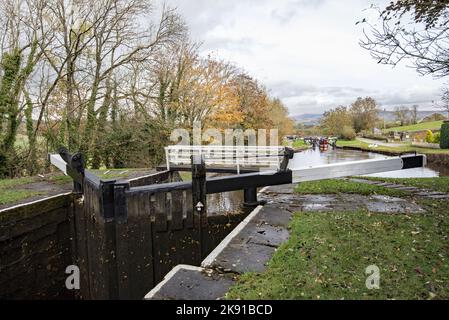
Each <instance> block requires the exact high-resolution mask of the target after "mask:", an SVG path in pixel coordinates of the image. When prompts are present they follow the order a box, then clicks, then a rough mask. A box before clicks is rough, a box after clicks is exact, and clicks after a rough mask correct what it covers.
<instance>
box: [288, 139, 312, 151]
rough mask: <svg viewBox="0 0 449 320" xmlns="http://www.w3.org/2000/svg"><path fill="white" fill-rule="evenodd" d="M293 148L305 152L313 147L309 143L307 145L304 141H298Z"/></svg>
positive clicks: (294, 142)
mask: <svg viewBox="0 0 449 320" xmlns="http://www.w3.org/2000/svg"><path fill="white" fill-rule="evenodd" d="M292 147H293V148H295V149H300V150H305V149H309V148H310V147H311V146H310V144H308V143H305V142H304V140H302V139H297V140H295V141H293V144H292Z"/></svg>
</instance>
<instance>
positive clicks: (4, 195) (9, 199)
mask: <svg viewBox="0 0 449 320" xmlns="http://www.w3.org/2000/svg"><path fill="white" fill-rule="evenodd" d="M41 194H42V192H39V191H32V190H3V189H0V205H4V204H10V203H14V202H17V201H20V200H24V199H27V198H30V197H34V196H38V195H41Z"/></svg>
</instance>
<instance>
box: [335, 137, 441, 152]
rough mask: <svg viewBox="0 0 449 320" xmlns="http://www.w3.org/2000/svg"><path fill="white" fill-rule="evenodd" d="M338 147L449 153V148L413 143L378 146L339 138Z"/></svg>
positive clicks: (374, 150)
mask: <svg viewBox="0 0 449 320" xmlns="http://www.w3.org/2000/svg"><path fill="white" fill-rule="evenodd" d="M337 146H338V147H353V148H359V149H360V150H364V151H373V152H376V151H385V152H393V153H413V152H417V153H421V154H449V149H447V150H446V149H431V148H420V147H414V146H412V145H411V144H404V145H403V146H400V147H390V146H381V145H378V146H377V148H374V147H372V146H371V147H370V144H368V143H365V142H362V141H359V140H352V141H343V140H339V141H337Z"/></svg>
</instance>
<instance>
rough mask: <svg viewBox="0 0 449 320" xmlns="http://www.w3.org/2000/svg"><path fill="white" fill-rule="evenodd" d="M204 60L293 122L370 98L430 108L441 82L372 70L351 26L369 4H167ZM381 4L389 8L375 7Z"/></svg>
mask: <svg viewBox="0 0 449 320" xmlns="http://www.w3.org/2000/svg"><path fill="white" fill-rule="evenodd" d="M166 2H167V3H168V4H169V5H171V6H176V7H178V10H179V12H180V13H181V14H182V15H183V16H184V18H185V20H186V22H187V24H188V25H189V27H190V30H191V34H192V37H193V38H194V39H195V40H197V41H202V42H203V43H204V45H203V47H202V50H203V52H202V53H203V54H204V55H207V54H210V53H212V54H214V55H215V56H218V57H220V58H224V59H228V60H230V61H232V62H234V63H236V64H237V65H238V66H239V67H242V68H243V69H245V70H247V71H248V72H249V73H250V74H252V75H254V76H255V77H256V78H258V79H259V80H260V81H261V82H262V83H264V84H265V85H266V86H267V88H268V89H270V91H271V92H272V93H273V94H276V95H278V96H279V97H280V98H281V99H282V100H283V101H284V103H285V104H286V105H287V106H288V108H289V110H290V113H291V114H292V115H296V114H301V113H315V112H318V113H319V112H322V111H323V110H325V109H327V108H330V107H334V106H337V105H339V104H349V103H351V102H352V101H353V100H355V99H356V98H357V97H358V96H367V95H370V96H373V97H374V98H375V99H376V100H378V101H379V102H380V103H381V104H382V105H383V106H384V107H386V108H392V107H394V106H395V105H398V104H414V103H417V104H419V105H421V106H422V108H430V107H431V106H432V100H436V99H437V98H438V95H439V93H440V90H439V88H440V87H441V86H442V85H443V81H442V80H433V79H432V78H430V77H421V76H419V75H418V74H417V73H416V72H415V71H414V70H413V69H411V68H407V67H405V66H398V67H396V68H394V69H393V68H391V67H389V66H383V65H378V64H377V63H376V61H374V60H372V59H371V57H370V55H369V53H368V52H366V51H365V50H363V49H362V48H360V46H359V45H358V42H359V40H360V39H361V37H362V29H361V27H360V26H356V25H355V23H356V21H358V20H360V19H361V18H363V17H368V18H370V19H372V18H373V15H371V14H368V13H367V12H366V11H363V10H364V9H366V8H368V7H369V6H370V5H371V3H372V0H345V1H337V0H276V1H274V0H271V1H270V0H259V1H257V0H214V1H210V0H208V1H206V0H167V1H166ZM378 2H381V3H383V4H385V3H388V0H381V1H378Z"/></svg>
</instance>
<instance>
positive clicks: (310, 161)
mask: <svg viewBox="0 0 449 320" xmlns="http://www.w3.org/2000/svg"><path fill="white" fill-rule="evenodd" d="M385 158H388V157H387V156H385V155H381V154H378V153H373V152H363V151H357V150H344V149H335V150H334V149H332V148H330V149H329V150H328V151H324V152H321V151H319V150H318V149H316V150H312V149H310V150H306V151H303V152H300V153H296V154H295V156H294V158H293V159H292V160H290V163H289V167H290V168H297V167H307V166H316V165H323V164H331V163H338V162H347V161H357V160H365V159H385ZM367 176H372V177H385V178H432V177H439V176H449V168H445V167H443V166H432V165H428V166H427V167H426V168H415V169H408V170H399V171H390V172H382V173H377V174H371V175H367ZM207 201H208V207H209V212H212V213H214V214H223V213H227V214H229V213H236V212H240V210H241V204H242V203H243V191H234V192H226V193H219V194H212V195H208V199H207Z"/></svg>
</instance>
